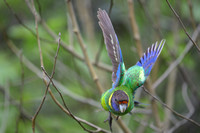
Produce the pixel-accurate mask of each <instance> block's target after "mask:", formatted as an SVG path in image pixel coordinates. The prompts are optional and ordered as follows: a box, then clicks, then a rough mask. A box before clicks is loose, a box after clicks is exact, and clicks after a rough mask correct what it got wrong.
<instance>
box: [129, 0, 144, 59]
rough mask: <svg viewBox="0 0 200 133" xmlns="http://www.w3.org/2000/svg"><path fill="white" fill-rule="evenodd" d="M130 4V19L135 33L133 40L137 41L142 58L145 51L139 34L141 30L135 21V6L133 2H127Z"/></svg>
mask: <svg viewBox="0 0 200 133" xmlns="http://www.w3.org/2000/svg"><path fill="white" fill-rule="evenodd" d="M127 2H128V9H129V18H130V22H131V28H132V31H133V38H134V39H135V41H136V47H137V51H138V54H139V56H140V57H142V55H143V50H142V43H141V39H140V33H139V29H138V26H137V22H136V20H135V12H134V4H133V1H132V0H127Z"/></svg>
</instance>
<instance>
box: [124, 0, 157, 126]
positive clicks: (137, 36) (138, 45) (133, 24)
mask: <svg viewBox="0 0 200 133" xmlns="http://www.w3.org/2000/svg"><path fill="white" fill-rule="evenodd" d="M127 2H128V7H129V17H130V21H131V27H132V31H133V36H134V39H135V41H136V48H137V52H138V55H139V56H140V57H141V56H142V55H143V50H142V43H141V39H140V34H139V30H138V26H137V22H136V20H135V12H134V4H133V1H132V0H127ZM147 86H148V89H149V91H150V92H151V93H152V94H154V93H155V91H154V90H153V89H152V87H151V86H152V85H151V82H150V80H147ZM151 105H152V111H153V115H154V118H155V123H156V126H157V127H158V128H160V118H159V115H158V107H157V105H156V103H155V101H154V99H152V101H151Z"/></svg>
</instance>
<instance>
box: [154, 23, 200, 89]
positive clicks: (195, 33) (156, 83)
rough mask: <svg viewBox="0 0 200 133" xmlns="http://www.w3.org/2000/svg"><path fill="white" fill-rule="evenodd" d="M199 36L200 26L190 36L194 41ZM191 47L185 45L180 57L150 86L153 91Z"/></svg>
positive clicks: (188, 44)
mask: <svg viewBox="0 0 200 133" xmlns="http://www.w3.org/2000/svg"><path fill="white" fill-rule="evenodd" d="M199 34H200V25H198V27H197V29H196V30H195V31H194V33H193V35H192V40H196V39H197V37H198V36H199ZM192 46H193V45H192V42H191V41H189V42H188V43H187V45H186V46H185V49H184V51H183V52H182V53H181V55H180V56H179V57H178V58H177V59H176V60H175V61H174V62H173V63H171V65H170V66H169V67H168V69H167V70H166V71H165V72H164V73H163V74H162V76H160V77H159V79H157V80H156V81H155V82H154V84H153V86H152V88H153V89H155V88H157V87H158V85H159V84H160V83H161V82H163V81H164V80H165V79H166V78H167V76H168V75H169V74H170V73H171V71H172V70H173V69H174V68H175V67H177V66H178V65H179V64H180V63H181V61H182V60H183V59H184V57H185V55H186V54H187V53H188V52H189V50H190V49H191V48H192Z"/></svg>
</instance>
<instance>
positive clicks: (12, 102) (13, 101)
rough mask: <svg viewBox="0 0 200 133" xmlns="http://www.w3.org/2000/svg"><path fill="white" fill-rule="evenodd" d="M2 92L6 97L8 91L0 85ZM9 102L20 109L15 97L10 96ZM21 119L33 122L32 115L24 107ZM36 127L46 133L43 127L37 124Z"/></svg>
mask: <svg viewBox="0 0 200 133" xmlns="http://www.w3.org/2000/svg"><path fill="white" fill-rule="evenodd" d="M0 92H1V93H3V94H4V95H6V93H8V92H7V89H6V88H4V87H3V86H1V85H0ZM8 98H9V99H8V100H9V102H10V103H11V104H12V105H14V106H16V108H20V103H19V100H17V99H14V98H13V97H11V95H9V96H8ZM21 118H23V120H28V121H30V122H31V115H30V114H28V111H26V110H25V109H24V108H23V106H21ZM36 126H37V127H38V129H39V131H40V132H41V133H45V131H44V130H43V129H42V127H40V125H38V124H36Z"/></svg>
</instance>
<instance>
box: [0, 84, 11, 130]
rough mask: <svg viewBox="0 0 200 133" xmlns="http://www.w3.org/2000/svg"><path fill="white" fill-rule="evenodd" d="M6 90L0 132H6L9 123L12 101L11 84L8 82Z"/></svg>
mask: <svg viewBox="0 0 200 133" xmlns="http://www.w3.org/2000/svg"><path fill="white" fill-rule="evenodd" d="M5 89H6V91H5V95H4V96H5V97H4V111H3V113H2V120H1V121H2V123H1V125H0V132H1V133H4V132H5V131H6V127H7V125H8V117H9V110H10V108H9V107H10V102H9V99H10V98H9V96H10V91H9V90H10V88H9V84H8V83H6V87H5Z"/></svg>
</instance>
